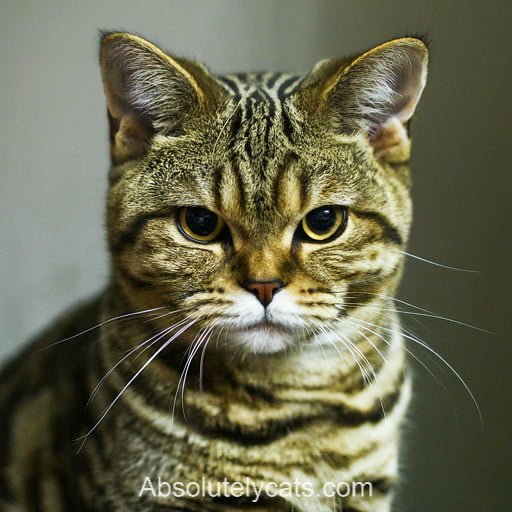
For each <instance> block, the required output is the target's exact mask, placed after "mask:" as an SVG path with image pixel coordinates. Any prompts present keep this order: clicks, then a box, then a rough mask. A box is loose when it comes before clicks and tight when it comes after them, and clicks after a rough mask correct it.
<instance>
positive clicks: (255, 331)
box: [229, 325, 294, 354]
mask: <svg viewBox="0 0 512 512" xmlns="http://www.w3.org/2000/svg"><path fill="white" fill-rule="evenodd" d="M229 339H230V342H231V343H234V344H235V345H236V346H241V347H242V348H243V349H244V351H245V352H250V353H253V354H274V353H277V352H281V351H283V350H285V349H286V348H287V347H289V346H290V345H292V344H293V342H294V336H293V335H292V333H291V332H290V331H289V330H287V329H282V328H278V327H273V326H267V325H265V326H263V325H262V326H255V327H250V328H247V329H240V330H234V331H232V332H231V333H230V336H229Z"/></svg>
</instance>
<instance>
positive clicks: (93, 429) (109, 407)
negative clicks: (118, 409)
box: [76, 318, 199, 453]
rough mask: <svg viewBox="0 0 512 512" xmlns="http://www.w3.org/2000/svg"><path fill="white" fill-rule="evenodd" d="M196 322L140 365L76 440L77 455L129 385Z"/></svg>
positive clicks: (172, 337) (182, 330)
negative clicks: (97, 417)
mask: <svg viewBox="0 0 512 512" xmlns="http://www.w3.org/2000/svg"><path fill="white" fill-rule="evenodd" d="M197 321H199V319H198V318H196V319H194V320H192V321H191V322H189V323H188V324H186V325H185V327H182V328H181V329H180V330H179V331H178V332H177V333H175V334H173V336H171V338H169V339H168V340H167V341H166V342H165V343H163V344H162V346H161V347H160V348H159V349H158V350H156V352H155V353H154V354H153V355H152V356H151V357H150V358H149V359H148V360H147V361H146V362H145V363H144V364H143V365H142V367H141V368H140V369H139V370H138V371H137V373H136V374H135V375H134V376H133V377H131V378H130V380H129V381H128V382H127V383H126V385H125V386H124V387H123V388H122V389H121V391H120V392H119V393H118V394H117V395H116V396H115V398H114V399H113V400H112V402H111V403H110V405H109V406H108V407H107V408H106V409H105V410H104V411H103V413H102V414H101V416H100V418H99V419H98V421H97V422H96V423H95V424H94V425H93V427H91V428H90V429H89V431H88V432H87V433H86V434H85V435H83V436H80V437H78V438H77V439H76V440H77V441H79V440H82V443H81V445H80V447H79V449H78V453H80V451H81V450H82V448H83V446H84V444H85V442H86V441H87V438H88V437H89V436H90V435H91V434H92V433H93V432H94V431H95V430H96V428H98V426H99V425H100V424H101V422H102V421H103V420H104V418H105V417H106V416H107V414H108V413H109V412H110V411H111V409H112V407H114V405H115V404H116V403H117V402H118V401H119V399H120V398H121V396H122V395H123V394H124V392H125V391H126V390H127V389H128V388H129V387H130V386H131V384H132V383H133V382H134V381H135V380H136V379H137V377H138V376H139V375H140V374H141V373H142V372H143V371H144V370H145V369H146V368H147V367H148V366H149V365H150V364H151V363H152V362H153V361H154V360H155V359H156V358H157V357H158V356H159V355H160V353H161V352H162V351H163V350H165V349H166V348H167V347H168V346H169V345H170V344H171V343H172V341H173V340H175V339H176V338H177V337H178V336H179V335H180V334H182V333H183V332H185V331H186V330H187V329H189V328H190V327H191V326H192V325H194V324H195V323H196V322H197Z"/></svg>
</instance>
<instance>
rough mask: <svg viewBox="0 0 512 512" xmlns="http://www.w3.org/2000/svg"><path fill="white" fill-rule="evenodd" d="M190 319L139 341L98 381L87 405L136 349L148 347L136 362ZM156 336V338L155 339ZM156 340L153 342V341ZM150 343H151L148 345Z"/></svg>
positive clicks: (187, 318)
mask: <svg viewBox="0 0 512 512" xmlns="http://www.w3.org/2000/svg"><path fill="white" fill-rule="evenodd" d="M189 319H190V316H188V317H186V318H184V319H183V320H180V321H179V322H177V323H176V324H174V325H171V326H169V327H166V328H165V329H164V330H163V331H160V332H159V333H157V334H155V335H154V336H152V337H151V338H149V339H148V340H146V341H144V342H142V343H139V344H138V345H137V346H136V347H134V348H132V349H131V350H129V351H128V352H127V353H126V354H125V355H124V356H123V357H122V358H121V359H120V360H119V361H118V362H117V363H116V364H115V365H114V366H113V367H112V368H111V369H110V370H109V371H108V372H107V373H106V374H105V375H104V376H103V377H102V378H101V379H100V381H99V382H98V384H96V386H95V388H94V389H93V391H92V393H91V396H90V397H89V399H88V400H87V404H86V407H88V406H89V405H90V403H91V401H92V400H93V399H94V397H95V396H96V394H97V393H98V391H99V389H100V387H101V386H102V384H103V383H104V382H105V380H106V379H108V378H109V377H110V375H112V373H113V372H114V371H115V369H116V368H117V367H118V366H119V365H120V364H122V363H123V361H125V360H126V359H127V358H128V357H129V356H130V355H131V354H133V353H134V352H136V351H139V350H141V349H142V347H144V346H145V345H146V348H145V349H144V350H142V351H141V352H139V354H137V356H136V357H135V358H134V359H133V361H132V362H135V361H136V360H137V358H138V357H139V356H140V355H142V354H143V353H144V352H145V351H146V350H148V349H149V348H151V347H152V346H153V345H154V344H155V343H156V342H157V341H159V340H161V339H162V338H163V337H164V336H166V335H167V334H168V333H169V332H171V331H172V330H174V329H176V328H177V327H179V326H180V325H183V324H184V323H185V322H187V321H188V320H189ZM155 338H156V339H155ZM152 340H154V341H153V342H152V343H151V341H152ZM148 343H149V345H148Z"/></svg>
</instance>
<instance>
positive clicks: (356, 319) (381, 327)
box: [350, 315, 484, 425]
mask: <svg viewBox="0 0 512 512" xmlns="http://www.w3.org/2000/svg"><path fill="white" fill-rule="evenodd" d="M350 316H351V318H352V319H353V320H354V321H356V322H362V323H364V324H367V325H371V326H373V327H377V328H380V329H384V330H386V331H389V332H393V331H392V330H391V329H389V328H387V327H383V326H376V325H374V324H372V323H371V322H367V321H365V320H361V319H360V318H356V317H353V316H352V315H350ZM402 336H404V337H405V338H407V339H409V340H411V341H414V342H415V343H417V344H418V345H420V346H421V347H423V348H424V349H425V350H428V351H429V352H431V353H432V354H433V355H434V356H435V357H437V358H438V359H439V360H440V361H442V362H443V363H444V364H445V365H446V366H447V368H449V369H450V371H451V372H452V373H453V375H455V377H456V378H457V379H458V380H459V382H460V383H461V384H462V386H463V387H464V388H465V390H466V391H467V393H468V394H469V396H470V397H471V400H472V401H473V403H474V405H475V407H476V410H477V412H478V416H479V417H480V422H481V424H482V425H483V423H484V421H483V416H482V412H481V410H480V406H479V405H478V402H477V400H476V398H475V396H474V394H473V392H472V391H471V389H470V388H469V386H468V385H467V384H466V381H465V380H464V379H463V378H462V377H461V375H460V374H459V373H458V372H457V370H455V368H454V367H453V366H452V365H451V364H450V363H449V362H448V361H447V360H446V359H445V358H444V357H443V356H442V355H441V354H439V353H438V352H437V351H435V350H434V349H433V348H432V347H430V346H429V345H427V344H426V343H425V342H424V341H422V340H420V339H418V338H417V337H415V336H411V335H410V334H408V333H405V332H402Z"/></svg>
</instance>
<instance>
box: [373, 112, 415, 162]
mask: <svg viewBox="0 0 512 512" xmlns="http://www.w3.org/2000/svg"><path fill="white" fill-rule="evenodd" d="M370 143H371V145H372V146H373V149H374V150H375V155H376V156H378V157H382V156H385V155H387V154H390V153H393V155H394V156H396V157H399V156H402V155H403V156H404V157H405V156H406V154H407V152H408V151H409V149H410V140H409V137H408V135H407V129H406V127H405V125H404V124H403V123H402V121H401V120H400V119H399V118H398V117H390V118H389V119H388V120H387V121H385V122H384V123H383V124H381V125H380V126H379V127H378V128H377V130H376V132H375V133H374V134H373V135H372V136H371V137H370Z"/></svg>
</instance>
